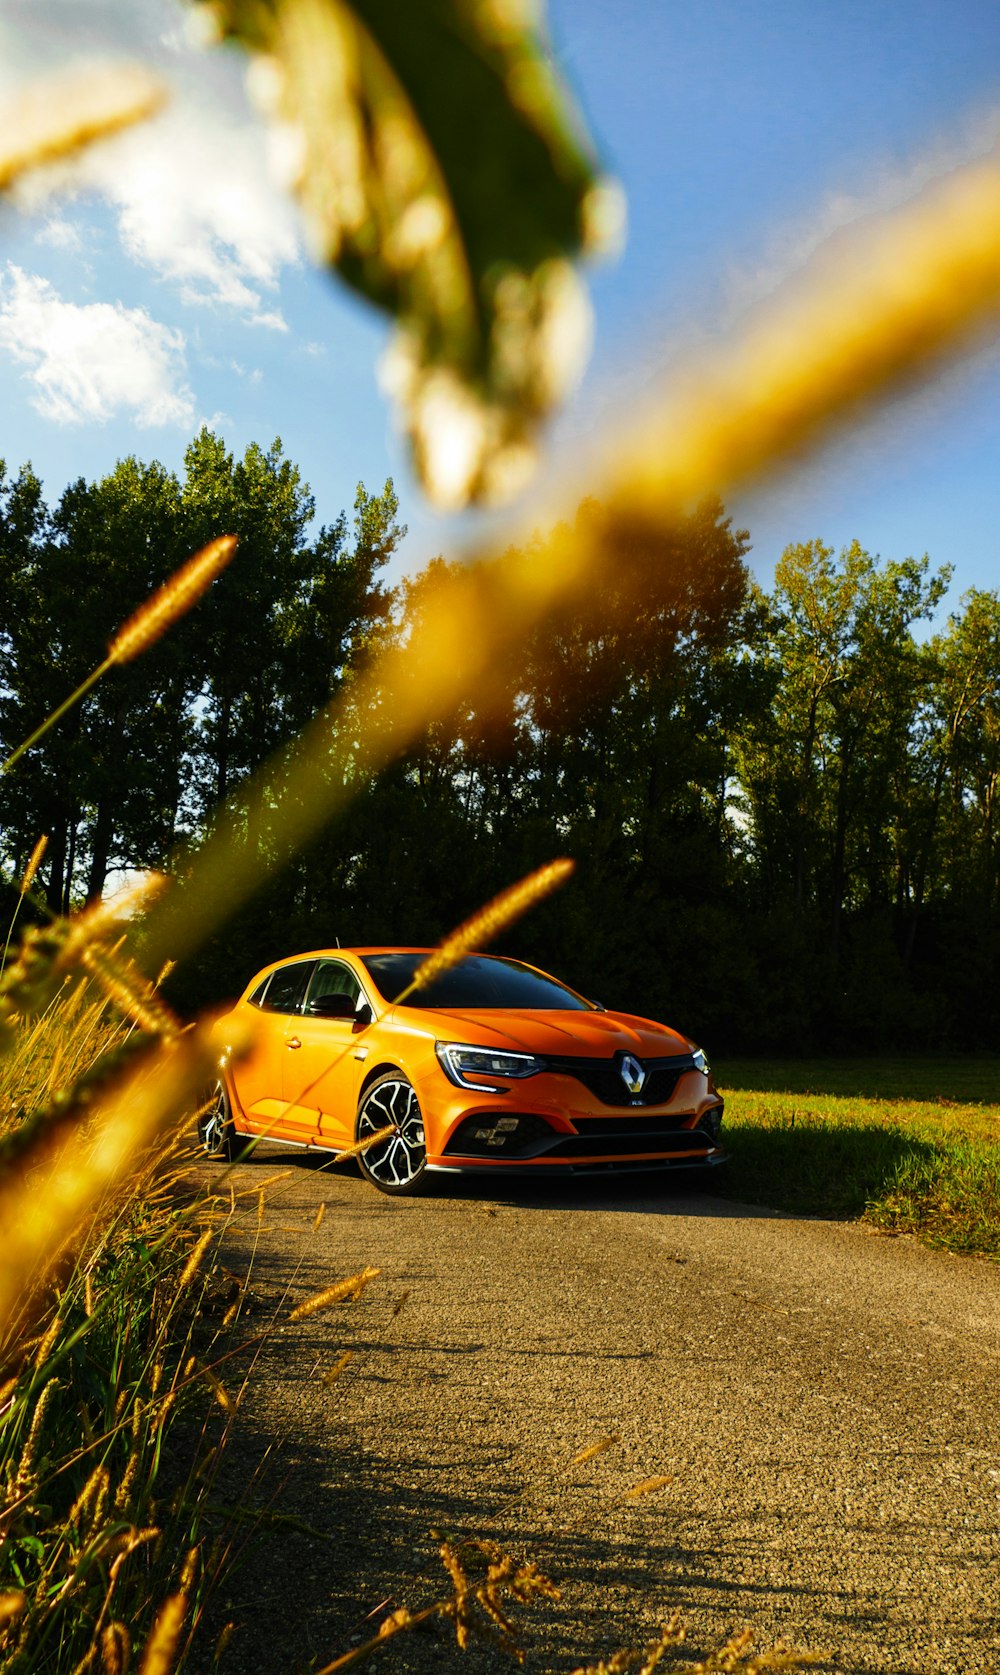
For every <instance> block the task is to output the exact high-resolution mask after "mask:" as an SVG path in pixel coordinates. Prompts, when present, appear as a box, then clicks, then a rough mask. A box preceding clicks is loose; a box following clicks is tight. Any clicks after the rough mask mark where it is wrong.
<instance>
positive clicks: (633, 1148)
mask: <svg viewBox="0 0 1000 1675" xmlns="http://www.w3.org/2000/svg"><path fill="white" fill-rule="evenodd" d="M576 1126H577V1128H579V1129H581V1130H583V1123H582V1122H577V1124H576ZM710 1146H711V1141H710V1140H709V1139H708V1138H707V1136H706V1135H704V1134H702V1133H701V1132H700V1131H699V1130H698V1129H690V1128H680V1129H677V1128H670V1129H667V1128H664V1127H663V1125H662V1123H661V1124H660V1125H659V1127H658V1128H657V1129H655V1130H651V1129H646V1130H645V1131H644V1132H641V1133H636V1130H635V1129H634V1128H633V1127H632V1124H631V1123H629V1122H627V1121H624V1120H623V1121H622V1122H621V1123H620V1125H619V1127H618V1130H617V1132H615V1131H613V1130H612V1131H605V1132H604V1133H603V1134H594V1133H593V1132H581V1133H580V1134H578V1135H566V1136H565V1137H564V1138H561V1139H560V1140H558V1141H557V1143H556V1144H555V1145H554V1146H550V1147H549V1148H548V1150H547V1151H546V1153H545V1156H546V1157H634V1156H636V1155H637V1154H639V1153H647V1152H675V1153H682V1154H684V1155H687V1154H689V1153H690V1154H697V1155H698V1156H702V1157H703V1156H704V1155H705V1153H706V1152H707V1151H708V1150H709V1148H710Z"/></svg>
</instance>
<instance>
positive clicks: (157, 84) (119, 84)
mask: <svg viewBox="0 0 1000 1675" xmlns="http://www.w3.org/2000/svg"><path fill="white" fill-rule="evenodd" d="M165 98H166V88H165V87H164V85H163V83H162V82H161V81H159V80H157V78H156V77H155V76H153V75H151V74H150V72H149V71H148V70H146V69H144V68H143V67H142V65H139V64H107V65H94V64H90V65H88V66H87V67H86V68H80V69H75V70H71V71H69V72H68V73H63V74H62V75H58V76H49V77H46V78H45V79H44V80H38V81H35V82H33V83H32V84H31V85H30V86H29V87H27V88H26V89H25V91H24V92H23V93H21V94H20V95H19V96H18V97H17V98H16V99H14V100H12V101H11V102H9V103H8V104H7V105H6V106H5V108H4V110H3V113H2V121H0V136H2V137H0V190H4V189H6V188H8V187H10V186H11V185H12V184H13V183H14V181H15V180H17V179H18V177H19V176H21V175H23V174H25V173H27V171H28V170H29V169H35V168H38V167H40V166H41V165H43V164H45V163H52V162H55V161H56V160H58V159H59V158H62V157H67V156H70V155H72V153H73V152H75V151H79V150H80V148H81V147H82V146H85V145H88V144H90V143H91V142H92V141H94V140H98V139H103V138H105V137H106V136H107V135H109V134H114V133H116V132H118V130H119V129H121V128H126V127H130V126H131V125H132V124H133V123H135V122H142V121H144V120H145V119H146V118H147V117H150V116H152V115H153V114H154V112H155V111H157V110H158V109H159V108H160V106H161V105H162V104H163V102H164V100H165Z"/></svg>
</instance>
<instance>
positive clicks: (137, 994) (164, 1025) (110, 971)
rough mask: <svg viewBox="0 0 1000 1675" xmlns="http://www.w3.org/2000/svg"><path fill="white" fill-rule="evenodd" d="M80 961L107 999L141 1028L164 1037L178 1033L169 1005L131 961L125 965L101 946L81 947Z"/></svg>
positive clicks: (176, 1023)
mask: <svg viewBox="0 0 1000 1675" xmlns="http://www.w3.org/2000/svg"><path fill="white" fill-rule="evenodd" d="M80 964H81V965H82V966H83V968H84V970H85V971H86V972H87V973H88V975H89V976H91V977H92V978H93V979H94V982H95V983H96V984H97V985H98V987H99V988H100V989H102V990H103V992H104V993H105V994H106V995H107V997H108V999H109V1000H113V1001H114V1003H115V1005H116V1006H117V1007H118V1009H119V1011H121V1012H123V1013H124V1014H125V1016H126V1018H131V1019H132V1021H133V1023H136V1024H138V1025H139V1028H140V1029H144V1030H146V1031H147V1032H148V1033H149V1034H150V1035H160V1036H163V1037H164V1038H165V1039H167V1040H170V1039H171V1038H172V1037H174V1036H175V1035H177V1034H178V1033H179V1031H180V1024H179V1022H178V1020H177V1019H176V1018H175V1017H174V1014H173V1013H172V1012H171V1010H170V1008H169V1006H165V1005H164V1003H163V1001H162V1000H159V999H157V998H156V996H155V995H154V994H153V991H152V989H151V988H150V985H149V984H148V983H147V982H146V979H145V978H144V977H143V976H142V974H141V972H140V971H138V970H137V969H136V967H135V966H133V965H132V963H131V961H130V962H129V965H128V967H125V966H122V965H119V964H118V963H117V961H115V960H112V959H111V958H110V956H109V955H107V954H105V953H104V952H103V951H102V950H101V949H99V948H95V947H90V948H84V949H83V952H82V953H81V955H80Z"/></svg>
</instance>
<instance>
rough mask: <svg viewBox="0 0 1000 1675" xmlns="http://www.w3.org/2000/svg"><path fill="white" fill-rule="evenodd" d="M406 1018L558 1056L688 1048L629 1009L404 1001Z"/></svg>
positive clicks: (454, 1034)
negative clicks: (427, 1005) (466, 1006)
mask: <svg viewBox="0 0 1000 1675" xmlns="http://www.w3.org/2000/svg"><path fill="white" fill-rule="evenodd" d="M397 1017H398V1018H399V1019H400V1021H402V1019H403V1017H405V1018H406V1021H407V1022H408V1023H409V1022H411V1021H412V1022H413V1023H415V1024H416V1023H417V1022H418V1020H419V1025H420V1026H422V1027H424V1028H426V1029H427V1030H428V1031H429V1032H430V1033H431V1034H433V1035H434V1036H435V1037H436V1038H437V1040H439V1041H462V1042H467V1043H468V1044H469V1045H470V1046H474V1047H480V1046H481V1047H496V1048H499V1049H503V1048H506V1049H507V1051H508V1052H521V1053H538V1054H542V1055H545V1056H546V1057H553V1058H554V1057H560V1058H611V1057H612V1056H613V1055H614V1054H615V1053H619V1052H625V1053H635V1054H636V1055H637V1056H638V1057H639V1058H667V1057H670V1056H671V1055H673V1054H675V1053H689V1052H690V1051H691V1048H690V1044H689V1042H688V1041H686V1040H685V1038H684V1036H683V1035H678V1033H677V1031H676V1030H673V1029H668V1028H667V1026H666V1024H656V1023H652V1022H651V1021H650V1020H649V1019H648V1018H633V1017H631V1016H630V1015H629V1014H628V1013H626V1012H537V1013H534V1014H527V1013H524V1012H519V1011H505V1010H502V1009H494V1008H491V1009H490V1010H489V1011H485V1012H477V1011H469V1012H457V1011H445V1010H444V1009H443V1008H435V1009H434V1010H433V1011H431V1010H430V1009H428V1010H426V1011H424V1010H422V1009H419V1008H416V1007H413V1008H410V1007H406V1008H405V1010H404V1009H402V1008H401V1009H400V1011H399V1012H397Z"/></svg>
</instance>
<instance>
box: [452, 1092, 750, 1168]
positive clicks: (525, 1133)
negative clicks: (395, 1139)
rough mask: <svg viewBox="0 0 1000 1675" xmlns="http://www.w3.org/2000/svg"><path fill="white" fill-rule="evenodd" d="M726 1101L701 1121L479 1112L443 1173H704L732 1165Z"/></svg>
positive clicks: (458, 1136) (456, 1132) (459, 1133)
mask: <svg viewBox="0 0 1000 1675" xmlns="http://www.w3.org/2000/svg"><path fill="white" fill-rule="evenodd" d="M722 1112H723V1107H722V1103H721V1101H720V1102H719V1103H717V1104H713V1105H712V1106H711V1107H709V1109H707V1110H705V1111H703V1112H701V1113H700V1114H699V1115H697V1116H695V1115H693V1114H687V1113H685V1114H684V1115H683V1116H681V1115H680V1114H679V1113H675V1112H668V1111H660V1112H655V1113H649V1112H639V1111H629V1112H628V1113H627V1114H626V1113H625V1112H622V1114H621V1115H620V1116H612V1115H610V1114H608V1115H604V1114H602V1115H600V1116H598V1115H593V1114H588V1115H584V1114H583V1113H580V1112H574V1113H573V1117H572V1122H571V1124H570V1123H567V1124H566V1125H565V1126H564V1127H556V1126H555V1124H553V1123H552V1122H551V1121H548V1120H546V1119H545V1118H544V1117H542V1116H541V1115H540V1114H539V1113H538V1112H537V1111H509V1110H506V1109H503V1110H497V1109H494V1110H493V1111H489V1112H483V1111H479V1112H474V1113H472V1114H470V1115H468V1116H466V1117H465V1118H464V1119H463V1120H462V1121H461V1122H459V1123H458V1124H457V1125H456V1126H455V1127H454V1128H453V1129H452V1131H451V1133H450V1134H449V1136H448V1139H447V1142H446V1143H445V1145H444V1147H443V1149H442V1151H441V1153H440V1155H439V1156H433V1155H431V1156H429V1157H428V1160H427V1162H428V1167H430V1168H437V1169H485V1170H494V1169H503V1170H508V1169H518V1170H530V1171H537V1170H539V1169H541V1170H548V1171H550V1172H551V1171H553V1170H554V1171H557V1172H558V1171H568V1172H572V1173H579V1172H580V1171H588V1172H595V1173H598V1172H599V1173H603V1172H605V1171H607V1170H608V1169H616V1170H627V1169H649V1168H663V1169H685V1168H686V1169H704V1168H706V1167H707V1168H712V1167H714V1166H715V1165H716V1164H718V1163H720V1162H724V1161H725V1153H724V1152H723V1150H722V1148H721V1146H720V1144H719V1127H720V1124H721V1121H722Z"/></svg>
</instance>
